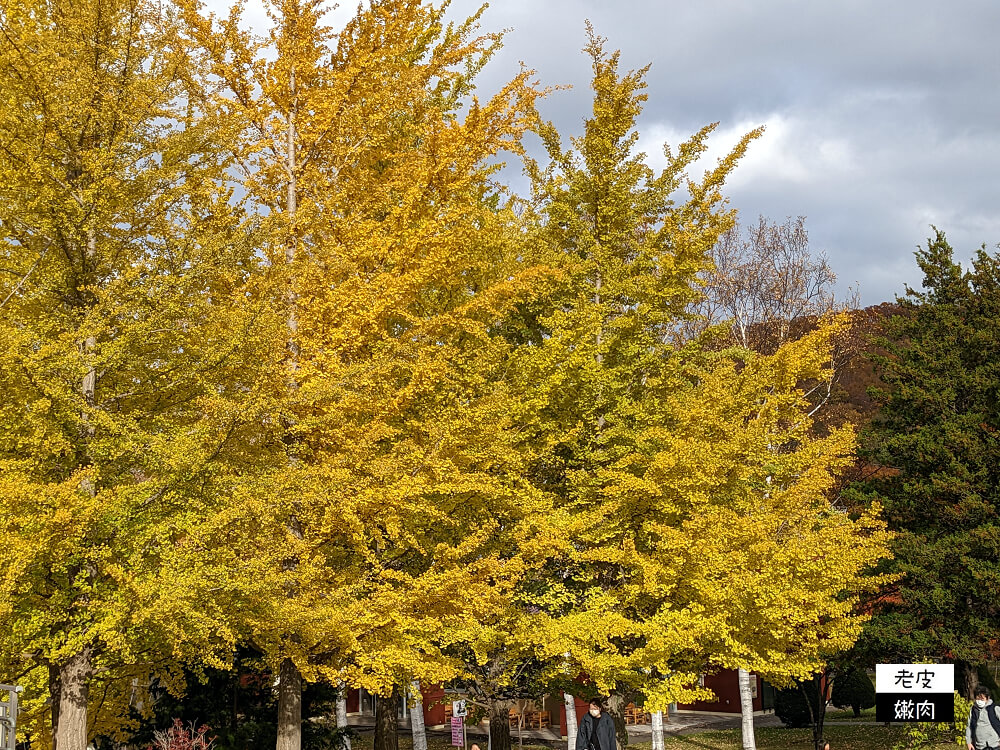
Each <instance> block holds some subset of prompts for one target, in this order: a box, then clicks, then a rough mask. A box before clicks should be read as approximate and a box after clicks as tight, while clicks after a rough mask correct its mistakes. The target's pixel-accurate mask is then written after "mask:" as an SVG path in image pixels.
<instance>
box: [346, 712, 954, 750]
mask: <svg viewBox="0 0 1000 750" xmlns="http://www.w3.org/2000/svg"><path fill="white" fill-rule="evenodd" d="M848 713H850V712H848ZM827 718H830V714H827ZM824 734H825V735H826V739H828V740H829V741H830V750H889V748H891V747H892V746H893V745H895V744H896V743H897V742H899V741H900V740H901V739H902V737H903V728H902V727H899V726H894V727H885V726H883V725H881V724H877V725H858V726H828V727H826V731H825V733H824ZM513 740H514V741H513V743H512V746H513V748H512V750H518V745H517V738H516V737H514V738H513ZM475 741H476V742H478V744H479V746H480V748H482V750H487V743H486V740H485V738H482V739H478V738H477V739H476V740H475ZM469 742H470V744H471V743H472V742H473V738H472V737H470V738H469ZM427 745H428V750H455V748H453V747H452V746H451V744H450V742H449V741H448V737H447V736H443V735H439V734H431V735H429V736H428V737H427ZM371 746H372V733H371V732H370V731H368V732H364V733H362V735H361V737H360V741H356V742H355V743H354V747H355V750H371ZM412 747H413V745H412V742H411V739H410V737H409V735H408V734H406V733H404V732H400V734H399V750H412ZM556 747H561V745H558V746H556ZM664 747H665V750H740V748H741V747H742V742H741V739H740V730H739V729H722V730H708V731H695V732H692V733H691V734H687V735H683V736H680V737H672V736H670V735H669V734H668V736H667V737H665V738H664ZM812 747H813V742H812V730H810V729H785V728H783V727H760V728H758V729H757V750H812ZM956 747H957V746H956V745H954V744H940V745H935V746H934V747H933V748H930V747H928V748H926V749H925V750H946V748H951V749H952V750H954V748H956ZM524 750H552V748H550V747H548V746H547V745H538V744H528V743H527V742H526V743H524ZM628 750H650V743H649V742H631V743H629V746H628Z"/></svg>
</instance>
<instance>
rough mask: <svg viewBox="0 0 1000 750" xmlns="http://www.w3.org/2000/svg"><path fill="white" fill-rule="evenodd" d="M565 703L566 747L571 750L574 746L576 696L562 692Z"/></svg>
mask: <svg viewBox="0 0 1000 750" xmlns="http://www.w3.org/2000/svg"><path fill="white" fill-rule="evenodd" d="M563 702H564V703H565V704H566V747H567V750H573V749H574V748H575V747H576V727H577V723H576V698H574V697H573V696H572V695H570V694H569V693H563Z"/></svg>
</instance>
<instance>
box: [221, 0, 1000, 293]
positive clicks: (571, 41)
mask: <svg viewBox="0 0 1000 750" xmlns="http://www.w3.org/2000/svg"><path fill="white" fill-rule="evenodd" d="M207 4H208V5H209V6H210V7H213V8H222V7H224V6H226V5H228V3H227V2H225V0H209V2H208V3H207ZM478 5H479V3H478V2H477V1H476V0H453V3H452V6H451V13H452V15H453V16H454V17H456V18H458V17H459V16H462V15H463V14H465V15H467V14H468V13H470V12H472V11H473V10H474V9H475V8H476V7H478ZM258 6H259V1H258V0H249V2H248V4H247V10H246V16H247V19H248V21H249V22H251V23H253V24H254V25H255V26H257V25H258V24H259V25H260V28H261V29H263V28H264V27H263V17H262V14H261V13H260V10H259V7H258ZM346 6H347V7H345V8H339V9H337V10H336V11H335V12H334V13H333V15H332V17H331V19H332V20H333V22H334V23H335V25H336V24H337V23H338V21H339V19H342V18H344V17H346V14H347V13H348V12H349V11H350V9H351V8H353V6H354V2H352V0H346ZM586 19H590V20H591V21H592V22H593V23H594V25H595V27H596V29H597V31H598V33H599V34H601V35H602V36H604V37H607V39H608V46H609V48H611V49H621V50H622V64H623V68H625V69H628V68H637V67H641V66H643V65H645V64H647V63H652V69H651V70H650V72H649V75H648V79H647V80H648V84H649V88H648V91H647V93H648V94H649V101H648V102H647V105H646V109H645V111H644V112H643V115H642V118H641V120H640V132H641V134H642V139H641V145H642V148H643V150H644V151H646V153H647V154H649V156H650V163H651V164H653V165H654V166H657V165H659V164H662V155H661V154H662V151H661V147H662V143H663V142H664V141H666V142H669V143H670V144H672V145H676V144H678V143H679V142H681V141H682V140H684V139H685V138H687V137H688V136H689V135H690V134H691V133H693V132H694V131H695V130H697V129H698V128H699V127H701V126H702V125H704V124H706V123H708V122H716V121H717V122H718V123H719V127H718V130H717V131H716V135H715V137H714V141H713V143H714V144H715V147H714V148H713V149H712V153H711V154H710V155H709V157H708V158H709V159H711V160H713V161H714V159H715V158H717V157H718V155H719V154H720V153H722V152H724V151H725V149H726V148H727V147H728V146H731V145H732V144H733V143H734V142H735V141H736V139H737V138H738V137H739V135H740V134H742V133H744V132H746V131H747V130H750V129H751V128H753V127H756V126H757V125H765V126H766V128H767V130H766V133H765V135H764V136H763V138H761V139H760V140H758V141H757V142H756V143H755V144H754V145H753V146H752V148H751V151H750V154H749V155H748V157H747V158H746V159H745V160H744V161H743V163H742V165H741V166H740V167H739V168H738V170H737V172H736V173H735V175H734V176H733V177H732V178H731V180H730V182H729V188H728V195H729V196H730V197H731V199H732V204H733V206H735V207H736V208H738V209H739V210H740V213H741V216H742V218H743V219H744V220H746V221H754V220H755V219H756V217H757V216H758V215H759V214H763V215H765V216H768V217H770V218H772V219H776V220H782V219H784V218H785V217H788V216H793V217H794V216H799V215H802V216H805V217H806V226H807V228H808V230H809V235H810V245H811V248H812V249H813V250H814V251H816V252H826V254H827V256H828V257H829V259H830V262H831V265H832V266H833V268H834V270H835V271H836V272H837V274H838V276H839V282H838V283H839V286H840V289H841V291H846V289H847V287H848V286H851V285H858V286H859V287H860V291H861V296H862V300H863V302H864V303H865V304H874V303H877V302H881V301H883V300H890V299H892V298H893V297H894V296H895V295H896V294H897V293H902V291H903V285H904V284H905V283H910V284H911V285H913V284H919V281H920V274H919V271H918V269H917V267H916V265H915V262H914V259H913V251H914V249H915V247H916V246H917V245H918V244H922V243H923V242H924V240H925V238H926V237H927V236H928V235H929V234H930V232H931V229H930V225H931V224H934V225H936V226H937V227H939V228H940V229H942V230H944V231H945V232H946V233H947V234H948V238H949V240H950V241H951V244H952V246H953V247H954V248H955V250H956V252H957V254H958V256H959V257H960V258H962V259H963V260H964V259H966V258H968V257H969V256H970V255H971V253H972V252H974V251H975V249H976V248H978V247H979V246H980V245H981V244H983V243H986V244H987V246H989V247H990V248H992V249H995V248H996V245H997V243H1000V39H998V34H1000V2H998V1H997V0H952V1H951V2H944V1H943V0H937V1H936V2H932V1H931V0H878V2H875V1H873V0H834V1H833V2H829V1H828V2H808V1H807V0H700V1H698V2H690V1H686V2H681V0H659V1H657V0H618V2H608V1H607V0H495V2H494V3H493V4H492V6H491V7H490V8H489V9H488V10H487V11H486V14H485V16H484V19H483V26H484V28H486V29H489V30H495V29H500V28H509V29H510V32H509V34H508V36H507V41H506V45H505V47H504V50H503V51H502V52H501V54H500V55H499V56H498V57H497V58H495V59H494V61H493V62H492V63H491V64H490V66H489V67H488V68H487V70H486V71H485V72H484V73H483V76H482V77H481V79H480V88H481V90H482V92H483V94H484V95H485V94H488V93H491V92H492V91H493V90H495V89H496V88H497V87H498V86H499V85H500V84H501V83H502V82H503V81H504V80H506V79H509V78H510V77H511V76H513V75H514V74H515V73H516V72H517V70H518V66H519V63H520V62H521V61H523V62H524V63H525V64H526V65H527V66H528V67H530V68H533V69H534V70H536V71H537V73H538V76H539V79H540V81H541V82H542V83H543V84H544V85H560V84H571V85H572V86H573V87H574V88H573V89H572V90H570V91H561V92H557V93H555V94H553V95H551V96H550V97H549V98H548V99H547V100H546V101H545V102H543V104H542V110H543V115H544V116H545V117H546V118H547V119H551V120H553V121H554V122H555V123H556V125H558V126H559V128H560V130H561V131H562V132H563V133H564V134H576V133H577V132H579V129H580V127H581V123H582V119H583V117H584V116H586V115H587V113H588V107H589V103H590V92H589V88H588V81H589V76H590V66H589V63H588V60H587V58H586V57H585V56H584V55H583V54H582V53H581V52H580V49H581V47H582V46H583V44H584V42H585V31H584V22H585V20H586Z"/></svg>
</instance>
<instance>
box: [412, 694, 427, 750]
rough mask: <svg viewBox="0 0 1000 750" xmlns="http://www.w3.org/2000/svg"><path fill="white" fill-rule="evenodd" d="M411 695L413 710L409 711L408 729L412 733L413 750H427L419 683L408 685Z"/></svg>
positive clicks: (422, 701)
mask: <svg viewBox="0 0 1000 750" xmlns="http://www.w3.org/2000/svg"><path fill="white" fill-rule="evenodd" d="M410 692H411V693H412V694H413V708H411V709H410V729H411V731H412V732H413V750H427V730H426V728H425V727H424V698H423V696H422V695H421V694H420V683H419V682H417V681H416V680H414V681H413V682H411V683H410Z"/></svg>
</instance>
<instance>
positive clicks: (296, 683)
mask: <svg viewBox="0 0 1000 750" xmlns="http://www.w3.org/2000/svg"><path fill="white" fill-rule="evenodd" d="M275 747H276V750H301V748H302V675H301V674H300V673H299V669H298V667H296V666H295V663H294V662H293V661H292V660H291V659H287V658H286V659H285V660H284V661H282V662H281V668H280V669H279V671H278V743H277V745H276V746H275Z"/></svg>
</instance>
